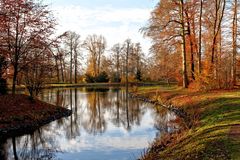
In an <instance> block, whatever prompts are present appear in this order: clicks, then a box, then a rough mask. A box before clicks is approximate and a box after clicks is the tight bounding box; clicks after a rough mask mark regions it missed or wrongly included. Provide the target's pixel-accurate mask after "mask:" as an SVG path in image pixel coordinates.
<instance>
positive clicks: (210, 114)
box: [136, 86, 240, 160]
mask: <svg viewBox="0 0 240 160" xmlns="http://www.w3.org/2000/svg"><path fill="white" fill-rule="evenodd" d="M136 94H138V95H139V96H144V97H147V98H148V99H151V100H157V101H159V102H161V103H164V104H168V105H170V104H171V105H173V106H175V107H179V108H183V109H184V111H185V112H187V113H188V115H189V116H190V119H191V120H192V121H193V122H192V124H193V126H192V127H191V128H189V129H186V130H185V131H183V132H182V133H180V134H178V135H175V138H174V140H173V141H172V142H171V143H169V144H168V145H167V147H166V149H165V150H164V151H161V152H154V151H152V153H151V154H150V152H149V154H147V155H146V158H145V159H206V160H207V159H234V160H235V159H236V160H238V159H240V90H217V91H210V92H191V91H189V90H186V89H185V90H184V89H180V88H178V87H176V86H171V87H166V86H163V87H158V88H157V87H148V88H139V89H138V91H137V92H136ZM155 143H156V144H157V143H158V144H161V143H160V142H157V141H156V142H155ZM156 144H153V145H156Z"/></svg>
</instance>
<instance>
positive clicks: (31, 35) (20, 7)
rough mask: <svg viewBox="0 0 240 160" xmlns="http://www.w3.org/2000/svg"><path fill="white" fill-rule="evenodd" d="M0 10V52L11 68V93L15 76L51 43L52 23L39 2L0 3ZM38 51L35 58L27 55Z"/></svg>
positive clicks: (46, 11)
mask: <svg viewBox="0 0 240 160" xmlns="http://www.w3.org/2000/svg"><path fill="white" fill-rule="evenodd" d="M0 7H1V8H0V10H1V14H0V19H1V21H0V26H1V35H2V36H1V51H2V52H4V53H6V54H7V57H8V58H9V59H10V61H11V65H12V66H13V81H12V84H13V85H12V93H13V94H15V88H16V80H17V76H18V73H19V72H20V71H22V69H23V68H24V67H25V66H26V65H28V64H30V63H33V62H34V61H35V60H36V59H37V57H39V56H41V55H42V54H44V53H45V50H46V49H47V48H48V46H49V45H50V44H51V43H52V40H51V39H50V38H51V35H52V34H53V33H54V26H55V24H56V22H55V18H54V17H53V15H52V14H51V12H50V10H49V9H48V6H47V5H43V4H42V3H41V2H39V1H35V0H24V1H23V0H19V1H15V0H1V1H0ZM40 45H41V47H40ZM39 49H40V51H39V52H38V55H35V56H31V55H32V53H33V51H34V50H39ZM32 58H33V59H32Z"/></svg>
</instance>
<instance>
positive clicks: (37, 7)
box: [0, 0, 239, 94]
mask: <svg viewBox="0 0 240 160" xmlns="http://www.w3.org/2000/svg"><path fill="white" fill-rule="evenodd" d="M0 7H1V9H0V11H1V13H0V19H1V21H0V30H1V39H0V44H1V46H0V51H1V56H2V57H5V61H6V64H7V67H5V69H4V70H5V72H3V76H2V77H5V79H6V78H7V79H8V83H10V84H12V91H13V93H15V90H16V89H15V88H16V84H25V85H26V86H27V88H28V89H29V90H30V92H32V91H31V90H36V88H40V87H41V86H42V85H43V84H44V83H80V82H109V81H110V82H123V83H124V82H128V81H130V82H138V81H159V80H165V81H167V82H169V81H177V82H178V83H179V85H182V86H183V87H184V88H188V87H190V88H193V89H205V90H208V89H216V88H233V87H234V86H235V85H236V84H237V81H238V79H239V69H238V68H239V60H238V45H237V42H238V35H239V29H238V24H239V23H238V20H239V18H238V8H239V3H238V1H237V0H234V1H231V2H230V1H229V2H227V1H225V0H215V1H204V0H194V1H184V0H175V1H167V0H162V1H160V2H159V3H158V4H157V6H156V7H155V9H154V10H153V11H152V14H151V18H150V19H149V22H148V24H147V26H146V27H143V28H141V31H142V32H143V33H144V35H145V36H147V37H150V38H151V39H152V42H153V45H152V47H151V50H150V52H151V56H149V55H148V56H146V55H147V54H146V53H143V51H142V47H141V44H140V43H134V42H132V41H131V39H127V40H126V41H125V42H122V43H121V44H120V43H117V44H116V45H114V46H112V47H111V46H110V47H109V46H107V40H106V38H105V37H104V36H103V35H96V34H92V35H89V36H87V37H86V38H85V40H84V39H82V37H81V36H80V35H79V34H78V33H76V32H73V31H66V32H65V33H63V34H61V35H59V36H56V32H55V31H56V25H57V22H56V19H55V18H54V15H53V13H52V12H51V10H49V8H48V6H47V5H44V4H43V3H42V2H38V1H34V0H27V1H22V0H21V1H17V2H16V1H14V0H1V1H0ZM109 48H112V49H109ZM86 53H87V54H86ZM5 66H6V65H5ZM9 80H11V81H9ZM34 88H35V89H34ZM31 94H36V93H31Z"/></svg>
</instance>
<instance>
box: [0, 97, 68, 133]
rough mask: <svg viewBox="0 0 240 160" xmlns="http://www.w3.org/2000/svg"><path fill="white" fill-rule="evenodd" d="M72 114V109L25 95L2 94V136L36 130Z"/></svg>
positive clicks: (0, 116) (0, 128) (0, 102)
mask: <svg viewBox="0 0 240 160" xmlns="http://www.w3.org/2000/svg"><path fill="white" fill-rule="evenodd" d="M70 114H71V111H70V110H68V109H65V108H62V107H58V106H54V105H51V104H48V103H45V102H42V101H39V100H34V101H33V100H31V99H30V98H29V97H28V96H25V95H15V96H12V95H3V96H0V138H7V137H11V136H17V135H21V134H25V133H29V132H31V131H34V130H35V129H37V128H38V127H40V126H42V125H45V124H47V123H49V122H51V121H53V120H56V119H59V118H61V117H64V116H68V115H70Z"/></svg>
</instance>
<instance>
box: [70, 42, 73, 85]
mask: <svg viewBox="0 0 240 160" xmlns="http://www.w3.org/2000/svg"><path fill="white" fill-rule="evenodd" d="M70 43H71V44H70V83H72V63H73V39H72V37H71V42H70Z"/></svg>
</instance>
